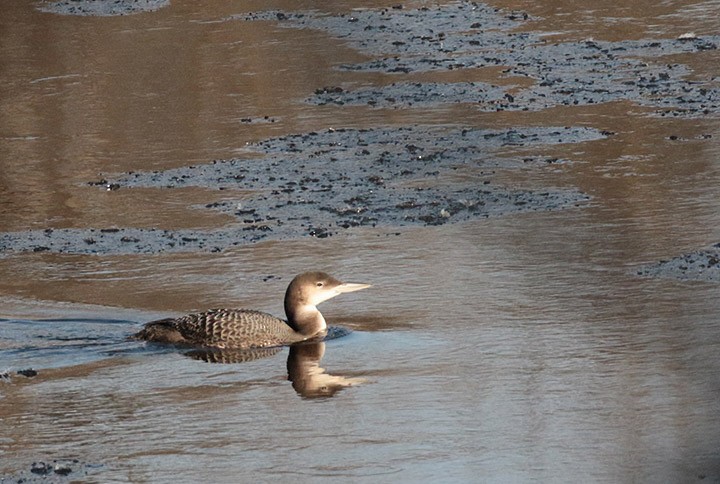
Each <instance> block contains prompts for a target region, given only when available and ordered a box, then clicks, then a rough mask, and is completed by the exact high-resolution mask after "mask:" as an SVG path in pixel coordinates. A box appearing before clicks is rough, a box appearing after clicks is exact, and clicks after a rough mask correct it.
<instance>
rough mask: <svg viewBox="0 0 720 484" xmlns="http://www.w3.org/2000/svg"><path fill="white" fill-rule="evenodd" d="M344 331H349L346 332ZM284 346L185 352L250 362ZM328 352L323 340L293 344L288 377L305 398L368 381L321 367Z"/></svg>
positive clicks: (195, 356) (200, 357) (221, 360)
mask: <svg viewBox="0 0 720 484" xmlns="http://www.w3.org/2000/svg"><path fill="white" fill-rule="evenodd" d="M344 334H347V332H345V333H344ZM282 349H283V348H282V347H279V346H278V347H273V348H253V349H247V350H231V349H219V348H207V349H197V350H192V351H189V352H187V353H185V354H186V355H187V356H189V357H190V358H193V359H196V360H201V361H206V362H208V363H247V362H249V361H254V360H258V359H261V358H267V357H270V356H273V355H276V354H278V353H279V352H280V351H282ZM324 355H325V343H324V342H323V341H315V342H303V343H297V344H294V345H292V346H290V353H289V354H288V359H287V371H288V380H290V381H291V382H292V386H293V388H294V389H295V391H296V392H297V393H298V395H300V396H301V397H303V398H329V397H332V396H334V395H335V394H336V393H337V392H339V391H340V390H342V389H343V388H346V387H349V386H356V385H360V384H362V383H365V382H367V380H366V379H365V378H360V377H345V376H340V375H331V374H329V373H327V372H326V371H325V369H324V368H321V367H320V361H321V360H322V358H323V356H324Z"/></svg>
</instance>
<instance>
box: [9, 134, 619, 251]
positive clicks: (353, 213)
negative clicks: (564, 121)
mask: <svg viewBox="0 0 720 484" xmlns="http://www.w3.org/2000/svg"><path fill="white" fill-rule="evenodd" d="M611 135H612V134H611V133H603V132H600V131H598V130H594V129H590V128H571V127H543V128H534V127H526V128H514V129H509V130H484V129H473V128H468V127H454V126H435V127H428V126H412V127H410V126H408V127H400V128H377V129H363V130H357V129H333V130H327V131H325V132H311V133H305V134H298V135H290V136H283V137H279V138H272V139H268V140H265V141H262V142H260V143H257V144H255V145H253V146H250V147H248V151H249V152H251V153H252V154H253V155H260V157H257V156H255V157H252V158H247V159H245V158H242V159H240V158H238V159H230V160H216V161H214V162H212V163H209V164H205V165H195V166H190V167H185V168H178V169H171V170H165V171H152V172H133V173H128V174H125V175H122V176H119V177H116V178H112V177H107V178H103V179H101V180H96V181H90V182H88V184H89V185H90V186H92V189H96V190H97V189H105V190H110V191H116V190H131V189H133V188H135V187H143V188H147V187H151V188H157V189H165V190H168V189H174V188H179V187H188V186H195V187H203V188H208V189H214V190H225V191H227V193H228V194H230V197H232V193H233V192H234V191H235V192H237V191H241V192H242V193H243V196H242V197H239V198H237V199H235V200H233V199H232V198H230V199H227V200H225V201H222V202H212V203H208V204H206V205H205V206H204V207H203V208H204V209H206V210H215V211H220V212H222V213H225V214H227V215H230V216H233V217H235V218H236V223H235V224H232V225H229V226H226V227H223V228H219V229H217V230H213V231H201V230H161V229H139V228H128V227H112V226H109V227H104V228H88V229H82V228H77V229H53V228H47V229H44V230H35V231H24V232H14V233H5V234H1V235H0V251H1V252H5V253H9V252H54V253H75V254H138V253H143V254H147V253H159V252H187V251H194V250H199V251H210V252H219V251H222V250H225V249H227V248H229V247H233V246H237V245H240V244H248V243H255V242H259V241H266V240H289V239H295V238H299V237H308V236H309V237H316V238H325V237H330V236H334V235H339V234H341V233H343V232H346V231H348V230H349V229H356V228H362V227H373V228H381V229H385V230H388V231H393V230H394V229H397V228H400V227H407V226H429V225H443V224H446V223H458V222H465V221H469V220H473V219H477V218H488V217H498V216H503V215H508V214H512V213H520V212H528V211H545V210H558V209H563V208H569V207H574V206H577V205H579V204H582V203H583V202H585V201H587V200H588V199H589V197H588V196H587V195H585V194H582V193H580V192H578V191H577V190H572V189H558V188H552V187H548V188H545V189H542V190H527V189H521V188H515V187H506V186H502V185H498V184H496V183H494V181H493V179H494V175H495V173H496V171H498V170H517V169H525V170H527V169H531V170H543V169H546V168H547V167H548V166H552V165H554V164H560V163H565V162H568V160H560V159H557V158H549V157H542V156H512V155H507V154H504V153H503V152H504V151H506V150H508V149H521V148H523V149H527V148H531V147H532V148H537V149H541V148H544V147H547V146H552V145H558V144H572V143H584V142H591V141H595V140H601V139H604V138H606V137H607V136H611ZM84 189H88V188H87V187H86V188H84ZM210 193H212V192H210ZM248 194H250V195H248Z"/></svg>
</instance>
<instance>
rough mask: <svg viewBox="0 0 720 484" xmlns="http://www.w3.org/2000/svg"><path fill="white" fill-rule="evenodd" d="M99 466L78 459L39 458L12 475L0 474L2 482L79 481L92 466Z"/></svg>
mask: <svg viewBox="0 0 720 484" xmlns="http://www.w3.org/2000/svg"><path fill="white" fill-rule="evenodd" d="M99 467H101V466H97V465H89V464H86V463H84V462H81V461H80V460H78V459H52V460H48V461H43V460H39V461H36V462H33V463H31V464H30V465H29V466H28V467H27V469H23V470H21V471H19V472H17V473H16V474H14V475H10V476H3V475H0V482H2V483H8V484H9V483H17V484H20V483H32V482H79V481H80V480H84V479H86V478H87V477H88V476H90V475H91V474H92V470H93V469H94V468H99Z"/></svg>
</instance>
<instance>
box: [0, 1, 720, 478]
mask: <svg viewBox="0 0 720 484" xmlns="http://www.w3.org/2000/svg"><path fill="white" fill-rule="evenodd" d="M606 3H607V2H606ZM611 3H613V2H611ZM379 5H383V3H382V2H375V3H374V4H373V5H371V6H379ZM387 5H388V6H390V5H391V3H388V4H387ZM654 5H655V4H654V3H653V4H652V5H651V6H646V7H647V8H640V7H638V8H636V9H633V8H624V9H620V10H621V11H616V9H615V7H614V5H610V4H608V5H604V4H603V3H602V2H600V4H598V2H580V3H578V2H575V3H574V4H573V6H572V7H569V6H568V5H567V4H566V3H565V2H544V3H542V4H541V5H536V2H524V1H521V2H497V6H510V7H513V8H521V9H526V10H527V11H528V12H529V13H530V14H531V15H534V16H537V17H542V18H540V19H538V20H537V21H536V22H534V23H533V24H532V25H531V27H525V28H526V29H528V28H529V29H532V30H538V31H545V32H548V33H553V35H558V36H559V38H563V37H565V38H578V39H583V38H586V37H590V36H592V37H595V38H598V39H608V40H616V39H636V38H648V37H650V38H653V37H667V38H674V37H676V36H677V35H680V34H682V33H684V32H688V31H696V33H697V34H698V35H702V34H710V33H713V30H715V31H716V30H717V28H718V20H717V15H715V14H710V12H715V11H716V10H717V2H713V1H707V2H689V1H687V2H672V3H671V2H664V3H662V5H661V6H660V7H659V10H657V9H655V8H654ZM363 6H367V5H366V4H363V5H360V4H357V3H353V2H351V1H346V2H342V3H341V4H336V5H334V6H333V10H334V11H341V12H342V11H345V10H347V9H349V8H353V7H363ZM275 7H277V8H280V9H283V8H285V9H288V8H291V6H289V5H285V4H282V3H280V2H274V3H273V4H272V5H267V4H266V3H263V4H262V5H259V4H253V5H249V6H246V5H242V6H240V5H231V4H227V3H226V2H213V1H206V2H202V3H201V4H195V3H193V4H189V3H188V4H185V3H181V2H175V3H172V4H171V5H170V6H169V7H167V8H164V9H161V10H158V11H157V12H152V13H145V14H138V15H133V16H127V17H109V18H94V17H83V18H79V17H62V16H55V15H52V14H47V13H40V12H38V11H36V10H34V9H33V5H32V4H29V3H28V4H25V3H19V2H12V3H10V4H8V5H5V6H4V12H5V13H4V14H3V16H2V20H0V31H1V32H2V34H0V35H1V36H2V39H3V41H2V43H1V44H0V56H1V58H2V59H3V62H2V67H0V68H1V69H2V72H3V83H2V86H0V116H1V119H2V124H1V125H0V227H1V228H2V230H3V231H17V230H29V229H44V228H46V227H48V226H52V227H55V228H63V227H79V228H84V227H96V226H107V225H110V224H112V225H117V226H122V227H125V226H130V227H158V228H162V229H179V228H187V227H192V228H213V227H218V226H222V224H224V223H228V220H227V219H226V218H225V217H223V216H222V215H219V214H214V213H212V212H210V213H208V212H206V211H202V210H197V209H195V208H191V206H192V205H194V204H204V203H207V201H208V199H209V198H213V197H214V198H215V199H217V200H222V199H223V197H224V196H225V194H223V193H222V192H220V191H215V192H212V193H208V191H207V190H203V189H201V188H193V189H182V190H180V189H178V190H156V189H155V190H154V189H135V190H132V191H131V190H128V191H127V192H123V191H122V190H121V191H118V192H117V193H109V192H105V191H103V190H99V189H98V188H97V187H90V186H88V185H87V182H88V181H90V180H96V179H98V177H99V176H101V174H107V173H120V172H124V171H129V170H154V169H166V168H172V167H182V166H187V165H190V164H194V163H207V162H209V161H211V160H213V159H220V158H227V157H231V156H234V155H236V154H238V153H241V152H242V150H243V148H244V146H245V143H247V142H249V141H256V140H262V139H265V138H268V137H271V136H277V135H283V134H289V133H296V132H307V131H311V130H313V129H327V128H329V127H337V126H353V127H373V126H377V125H391V124H399V125H402V124H408V123H426V124H435V123H436V124H464V125H470V126H478V127H483V128H489V127H496V126H513V125H548V126H550V125H552V126H554V125H557V124H558V123H561V124H564V125H569V126H590V127H593V128H596V129H599V130H609V131H612V132H614V133H615V135H614V136H611V137H609V138H607V139H605V140H601V141H595V142H592V143H586V144H578V145H575V144H573V145H566V146H552V147H546V148H545V149H544V151H543V153H533V154H534V155H538V154H542V155H547V156H554V157H559V158H567V159H570V160H573V161H572V162H571V163H564V164H560V165H557V166H555V165H553V166H549V167H546V169H542V170H536V169H532V170H531V169H527V170H519V171H518V170H515V171H507V172H498V173H497V174H496V175H495V179H496V180H498V181H501V182H503V183H507V184H510V185H513V184H517V185H518V186H522V187H524V188H542V187H546V186H552V187H560V188H577V189H579V190H581V191H583V192H585V193H587V194H589V195H591V196H592V197H593V198H592V200H591V201H590V202H589V203H587V204H585V205H582V206H580V207H577V208H572V209H568V210H562V211H557V212H547V213H530V214H516V215H511V216H506V217H501V218H495V219H488V220H477V221H471V222H465V223H462V224H446V225H443V226H440V227H405V228H402V229H397V230H388V229H380V228H378V229H372V228H365V229H357V230H350V231H349V232H348V233H347V234H345V235H342V236H337V237H329V238H326V239H313V238H310V237H305V238H301V239H298V240H290V241H280V242H277V241H276V242H266V243H258V244H254V245H246V246H240V247H238V248H236V249H231V250H227V251H224V252H222V253H217V254H215V253H200V254H195V253H186V254H182V253H180V254H164V255H162V254H161V255H122V256H118V255H115V256H108V255H67V254H66V255H58V254H52V253H28V254H12V255H9V254H5V255H1V256H0V275H2V277H0V318H2V319H0V329H1V332H0V372H7V374H8V376H7V377H6V378H4V379H3V380H0V476H10V478H13V479H17V478H21V477H28V476H30V477H32V476H33V474H32V473H31V472H30V469H31V465H32V463H33V462H38V461H44V462H52V461H53V460H59V461H62V462H66V461H69V462H71V463H72V466H73V467H72V468H73V472H72V473H71V474H70V475H69V476H68V478H67V479H70V478H73V477H74V478H76V479H80V480H83V479H87V480H90V481H98V482H113V481H132V482H167V481H171V480H172V481H183V482H198V481H204V480H207V479H208V478H209V476H211V477H212V479H213V480H215V481H217V482H237V481H238V480H242V481H254V480H257V481H269V480H273V481H275V480H277V481H282V482H288V481H297V480H298V479H300V480H312V481H321V480H324V481H328V482H329V481H337V480H345V481H350V482H417V481H420V480H425V481H444V482H448V481H450V482H469V481H482V482H525V481H531V480H540V481H551V482H578V481H582V482H588V481H589V482H696V481H697V482H717V481H720V458H719V457H718V451H717V449H719V448H720V398H719V397H720V363H719V362H718V359H717V356H716V355H717V354H718V350H719V349H720V298H718V297H717V295H718V287H717V285H713V284H709V283H691V282H678V281H674V280H670V279H667V280H666V279H652V278H640V277H637V276H636V275H635V274H634V270H633V269H634V268H635V267H637V266H638V265H640V264H642V263H645V262H651V261H655V260H658V259H660V258H668V257H672V256H674V255H677V254H679V253H683V252H685V251H688V250H694V249H696V248H698V247H702V246H706V245H708V244H710V243H714V242H717V241H718V239H719V238H720V230H719V229H718V227H720V223H719V222H720V202H719V201H720V196H719V195H720V193H719V192H720V189H719V188H718V187H720V183H719V182H720V166H719V165H718V159H720V158H719V157H720V147H719V146H718V143H717V139H718V138H719V137H720V130H719V129H718V126H719V124H718V120H717V118H715V117H712V116H707V117H700V118H694V119H668V118H661V117H653V116H649V115H648V114H647V109H646V108H643V107H639V106H635V105H633V104H631V103H629V102H617V103H609V104H602V105H596V106H585V107H577V108H570V107H567V108H555V109H551V110H547V111H540V112H530V113H524V112H514V113H507V112H504V113H480V112H478V111H477V110H474V109H471V108H469V107H467V106H451V107H447V106H443V107H438V108H437V109H431V108H427V109H421V110H417V111H416V110H412V109H409V110H397V111H392V112H390V111H387V110H377V109H371V108H369V107H368V108H364V107H354V108H347V109H342V108H338V107H318V106H312V105H309V104H306V103H303V102H302V100H303V99H306V98H307V97H308V96H309V95H310V93H312V92H313V91H314V90H315V89H317V88H320V87H322V86H327V85H338V84H342V83H347V84H346V85H366V84H368V85H372V84H373V83H378V84H382V83H385V82H387V81H388V79H387V77H386V76H385V75H383V74H380V73H367V72H366V73H353V72H345V71H340V70H337V69H333V66H335V65H339V64H341V63H350V62H361V61H363V60H365V58H364V56H363V55H362V54H360V53H358V52H355V51H353V50H352V49H351V48H350V47H348V46H347V45H346V44H344V43H343V42H342V41H340V40H338V39H333V38H331V37H329V36H328V35H327V34H324V33H322V32H317V31H312V30H298V29H285V28H281V27H278V26H277V25H275V24H273V23H263V22H251V23H247V24H241V25H239V24H237V23H233V22H219V21H217V20H218V19H222V18H225V17H228V16H231V15H235V14H242V13H245V12H248V11H255V10H260V9H271V8H275ZM292 7H296V6H295V5H293V6H292ZM650 7H653V8H650ZM296 8H302V9H312V8H317V9H320V10H323V9H324V8H325V7H324V6H322V5H315V4H314V2H305V3H303V4H302V5H300V6H297V7H296ZM609 26H610V27H612V28H608V27H609ZM712 61H717V54H716V53H715V52H706V53H702V54H694V55H686V56H682V55H679V56H674V58H673V62H683V63H685V64H687V65H689V66H691V67H692V68H694V69H696V73H697V75H704V74H708V73H711V74H712V72H713V70H714V71H717V65H718V64H717V62H714V63H713V62H712ZM713 66H714V67H713ZM718 74H719V73H717V72H714V74H713V75H718ZM423 76H425V77H433V78H435V79H436V78H438V77H442V78H443V79H444V80H445V81H464V80H468V78H473V77H479V78H482V77H487V76H496V73H491V72H472V73H468V72H462V71H458V72H450V73H442V74H433V75H429V74H428V75H424V74H418V78H423ZM243 119H250V120H251V122H247V121H243ZM673 137H674V138H673ZM114 195H117V196H114ZM111 196H112V198H111ZM308 269H317V270H325V271H327V272H330V273H332V274H333V275H336V276H337V277H340V278H344V279H347V280H351V281H353V282H368V283H371V284H373V286H374V287H373V288H372V289H369V290H367V291H363V292H361V293H357V294H353V295H346V296H343V297H339V298H336V299H334V300H332V301H330V302H327V303H325V304H324V305H323V314H324V315H325V317H326V319H328V321H330V322H331V324H336V325H340V326H345V327H348V328H351V329H353V330H354V332H353V333H351V334H350V335H348V336H346V337H343V338H339V339H335V340H331V341H328V342H327V343H325V347H324V348H308V349H305V350H304V353H303V354H302V355H300V356H302V357H303V358H299V356H298V354H297V352H296V353H295V354H291V351H290V350H289V349H288V348H284V349H282V350H280V351H278V352H272V354H267V355H261V356H262V357H258V358H256V359H252V360H251V361H246V362H243V363H229V364H211V363H207V362H204V361H202V360H198V359H194V358H191V357H188V356H187V355H185V354H183V352H181V351H176V350H163V349H160V348H148V347H144V346H142V345H139V344H137V343H133V342H127V341H125V337H126V336H127V335H129V334H131V333H132V332H133V331H135V330H137V328H138V327H139V326H140V324H141V323H142V322H144V321H147V320H151V319H153V318H157V317H161V316H167V315H172V314H181V313H184V312H187V311H193V310H199V309H204V308H210V307H219V306H226V305H232V306H236V305H237V306H246V307H252V308H256V309H260V310H265V311H269V312H272V313H274V314H277V315H281V314H282V294H283V292H284V290H285V287H286V285H287V284H288V283H289V281H290V279H291V278H292V276H293V275H294V274H296V273H298V272H301V271H304V270H308ZM26 368H33V369H35V370H36V371H38V375H37V376H34V377H25V376H22V375H18V374H17V373H16V372H17V371H18V370H23V369H26ZM320 368H321V369H322V370H320ZM297 372H299V373H297ZM298 374H299V375H304V376H305V377H306V379H305V380H302V378H298V377H297V375H298ZM289 375H290V376H293V375H294V376H293V378H294V379H293V381H290V380H289V379H288V377H289ZM311 377H313V378H314V380H313V378H311ZM298 381H306V382H310V383H312V382H318V381H320V385H319V386H320V387H322V386H323V385H325V386H326V387H332V385H333V384H337V385H339V387H338V388H337V391H327V392H326V394H324V395H323V394H320V395H318V394H317V393H315V394H303V392H302V391H300V390H298V388H299V387H300V385H298V384H297V382H298ZM294 383H295V386H293V384H294ZM320 393H322V392H320ZM73 459H76V460H77V461H78V462H77V463H75V462H73ZM85 476H87V477H85ZM56 477H58V476H56ZM58 478H59V479H62V477H58Z"/></svg>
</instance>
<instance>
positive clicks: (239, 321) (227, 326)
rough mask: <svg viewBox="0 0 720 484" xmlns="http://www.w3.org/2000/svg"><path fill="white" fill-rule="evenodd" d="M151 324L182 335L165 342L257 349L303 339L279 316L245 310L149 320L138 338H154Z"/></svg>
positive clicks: (214, 310)
mask: <svg viewBox="0 0 720 484" xmlns="http://www.w3.org/2000/svg"><path fill="white" fill-rule="evenodd" d="M153 324H157V325H163V326H164V327H165V328H172V329H173V330H175V331H176V332H177V333H179V335H181V336H182V338H181V339H180V340H179V341H169V342H175V343H183V344H191V345H197V346H207V347H214V348H239V349H242V348H260V347H268V346H280V345H286V344H290V343H294V342H297V341H302V340H303V339H304V338H303V337H302V335H299V334H298V333H296V332H295V331H293V329H292V328H291V327H290V326H288V325H287V323H286V322H285V321H283V320H282V319H279V318H276V317H274V316H272V315H270V314H267V313H263V312H260V311H252V310H246V309H213V310H210V311H206V312H203V313H196V314H189V315H187V316H183V317H180V318H177V319H165V320H161V321H154V322H150V323H148V324H146V325H145V329H144V330H143V331H141V332H140V333H138V335H137V336H138V337H139V339H146V340H151V341H157V339H156V338H152V337H151V333H152V332H153V330H152V326H153ZM164 331H166V329H165V330H164ZM143 333H145V334H143Z"/></svg>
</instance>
